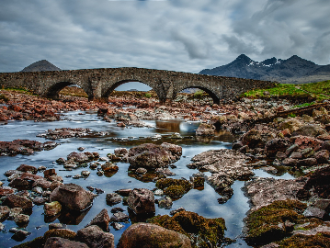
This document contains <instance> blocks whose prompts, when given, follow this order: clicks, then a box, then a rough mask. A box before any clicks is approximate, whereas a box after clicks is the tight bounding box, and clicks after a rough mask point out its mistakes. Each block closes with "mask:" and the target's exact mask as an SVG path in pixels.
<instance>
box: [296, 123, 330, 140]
mask: <svg viewBox="0 0 330 248" xmlns="http://www.w3.org/2000/svg"><path fill="white" fill-rule="evenodd" d="M326 133H327V131H326V130H325V129H323V128H322V127H320V126H318V125H305V126H302V127H300V128H299V129H297V130H296V131H295V132H293V134H292V135H293V136H297V135H302V136H312V137H316V136H318V135H322V134H326Z"/></svg>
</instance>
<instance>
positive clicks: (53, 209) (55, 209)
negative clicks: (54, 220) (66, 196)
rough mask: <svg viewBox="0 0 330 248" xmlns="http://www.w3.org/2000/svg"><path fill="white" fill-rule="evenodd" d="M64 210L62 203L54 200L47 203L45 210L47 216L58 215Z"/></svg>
mask: <svg viewBox="0 0 330 248" xmlns="http://www.w3.org/2000/svg"><path fill="white" fill-rule="evenodd" d="M61 211H62V205H61V203H59V202H58V201H53V202H50V203H45V205H44V212H45V215H47V216H54V215H57V214H58V213H60V212H61Z"/></svg>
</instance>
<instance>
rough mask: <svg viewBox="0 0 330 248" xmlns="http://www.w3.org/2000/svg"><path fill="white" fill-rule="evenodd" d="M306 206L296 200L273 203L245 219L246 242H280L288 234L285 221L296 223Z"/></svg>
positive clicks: (301, 216) (301, 217)
mask: <svg viewBox="0 0 330 248" xmlns="http://www.w3.org/2000/svg"><path fill="white" fill-rule="evenodd" d="M306 207H307V205H306V204H305V203H302V202H300V201H296V200H286V201H275V202H273V203H272V204H270V205H268V206H265V207H262V208H260V209H258V210H256V211H254V212H252V213H250V214H249V215H248V217H247V221H246V224H247V227H248V233H247V241H248V243H251V244H258V245H259V244H260V245H261V244H266V243H270V242H272V241H276V240H280V239H282V238H284V237H285V236H286V235H288V234H289V233H290V231H292V230H290V229H289V228H287V227H286V226H285V221H290V222H292V223H297V222H298V220H299V219H303V218H304V216H303V215H301V214H302V212H303V211H304V210H305V209H306Z"/></svg>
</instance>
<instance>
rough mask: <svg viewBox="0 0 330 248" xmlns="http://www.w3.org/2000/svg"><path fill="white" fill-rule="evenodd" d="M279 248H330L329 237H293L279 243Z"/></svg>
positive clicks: (319, 234)
mask: <svg viewBox="0 0 330 248" xmlns="http://www.w3.org/2000/svg"><path fill="white" fill-rule="evenodd" d="M279 245H280V247H283V248H284V247H285V248H305V247H330V237H329V236H325V235H324V234H321V233H318V234H316V235H313V236H310V235H294V236H292V237H290V238H288V239H285V240H283V241H281V242H279Z"/></svg>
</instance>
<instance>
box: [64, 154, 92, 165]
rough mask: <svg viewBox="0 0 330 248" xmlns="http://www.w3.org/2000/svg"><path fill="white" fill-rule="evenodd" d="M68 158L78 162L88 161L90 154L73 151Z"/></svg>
mask: <svg viewBox="0 0 330 248" xmlns="http://www.w3.org/2000/svg"><path fill="white" fill-rule="evenodd" d="M67 159H68V160H71V161H74V162H78V163H83V162H88V161H89V160H90V159H89V158H88V156H87V155H86V154H85V153H82V152H71V153H70V154H69V155H68V156H67Z"/></svg>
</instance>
